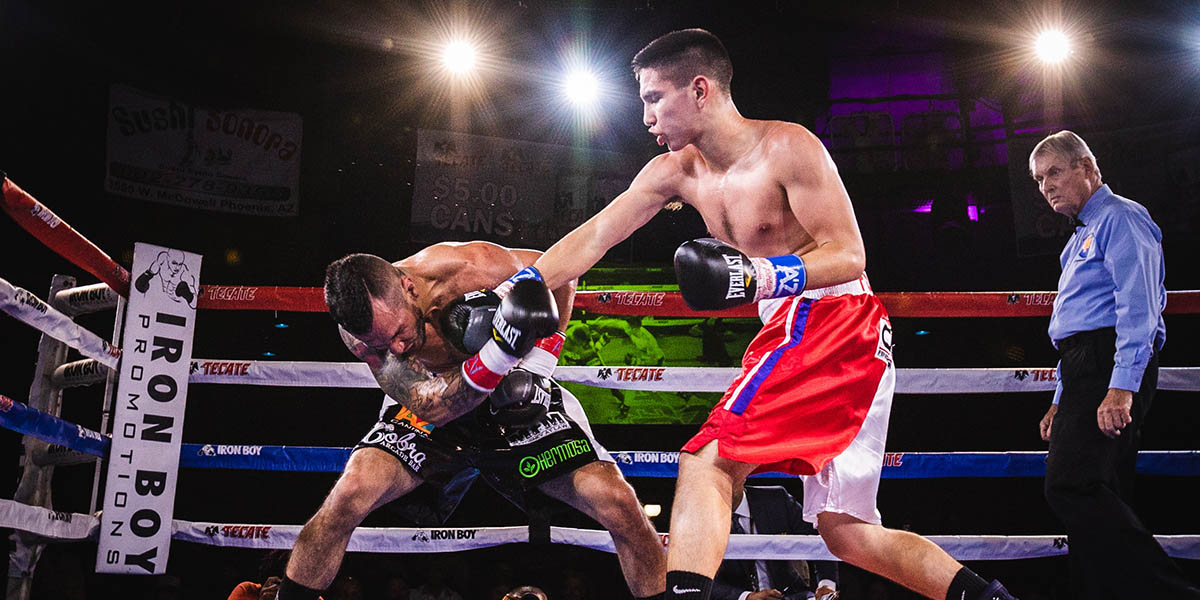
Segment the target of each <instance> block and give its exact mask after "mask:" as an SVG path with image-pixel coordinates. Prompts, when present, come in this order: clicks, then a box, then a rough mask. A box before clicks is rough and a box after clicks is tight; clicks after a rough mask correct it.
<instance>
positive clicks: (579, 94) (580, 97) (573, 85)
mask: <svg viewBox="0 0 1200 600" xmlns="http://www.w3.org/2000/svg"><path fill="white" fill-rule="evenodd" d="M564 91H565V92H566V94H567V99H568V100H570V101H571V103H572V104H574V105H576V106H579V107H588V106H591V105H592V104H595V102H596V97H597V96H598V95H599V93H600V81H599V80H597V79H596V76H595V75H594V74H592V72H591V71H585V70H576V71H572V72H571V73H569V74H568V75H567V80H566V83H565V88H564Z"/></svg>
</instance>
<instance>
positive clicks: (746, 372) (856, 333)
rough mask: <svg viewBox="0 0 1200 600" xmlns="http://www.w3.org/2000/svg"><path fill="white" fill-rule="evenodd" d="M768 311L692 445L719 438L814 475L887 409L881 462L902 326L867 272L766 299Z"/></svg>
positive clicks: (741, 455) (770, 466)
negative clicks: (895, 325)
mask: <svg viewBox="0 0 1200 600" xmlns="http://www.w3.org/2000/svg"><path fill="white" fill-rule="evenodd" d="M759 314H760V315H761V316H762V318H763V322H764V323H765V324H764V326H763V328H762V330H761V331H759V333H758V335H757V336H755V338H754V340H753V341H751V342H750V346H749V347H748V348H747V350H746V354H745V356H744V357H743V359H742V373H741V375H739V376H738V378H737V380H735V381H734V382H733V385H732V386H731V387H730V388H729V390H728V391H726V392H725V395H724V397H722V398H721V401H720V402H719V403H717V405H716V406H715V407H713V410H712V413H711V414H710V415H709V418H708V420H707V421H706V422H705V423H704V425H703V426H702V427H701V429H700V432H699V433H697V434H696V436H695V437H693V438H692V439H691V440H690V441H689V442H688V443H687V445H685V446H684V447H683V449H684V451H686V452H696V451H697V450H699V449H700V448H702V447H703V446H705V445H706V444H708V443H709V442H710V441H712V440H718V451H719V454H720V456H722V457H725V458H729V459H732V460H736V461H739V462H744V463H750V464H756V465H762V466H761V467H760V468H759V469H757V471H759V472H763V471H782V472H787V473H794V474H798V475H814V474H817V473H818V472H819V471H821V469H822V468H824V467H825V465H826V464H828V463H829V462H830V461H831V460H833V458H834V457H836V456H838V455H839V454H842V453H843V452H844V451H845V450H846V449H847V448H848V447H849V446H850V445H851V442H852V441H853V440H854V439H855V437H856V436H858V434H859V431H860V430H861V429H862V427H863V423H864V422H865V421H866V420H867V414H868V412H871V411H872V410H875V411H879V410H880V409H882V410H883V412H884V417H883V428H884V429H883V431H882V432H877V437H878V438H879V439H880V444H879V446H880V447H879V451H880V457H879V460H880V463H881V462H882V440H883V439H885V438H886V436H887V429H886V427H887V414H886V413H887V412H888V411H889V410H890V402H891V392H892V389H893V387H894V376H892V375H891V374H892V371H893V367H892V355H891V348H892V340H891V333H892V332H891V325H890V323H889V322H888V317H887V312H886V311H885V310H884V308H883V305H882V304H881V303H880V302H879V299H878V298H876V297H875V295H874V294H872V293H871V291H870V287H869V284H868V283H867V281H866V276H865V275H864V276H863V277H861V278H860V279H858V280H856V281H853V282H849V283H846V284H841V285H839V286H834V287H832V288H825V289H820V290H812V291H808V292H805V293H804V294H803V295H801V296H792V297H788V298H779V299H775V300H766V301H763V302H760V303H759ZM885 375H889V376H886V377H885ZM879 396H886V401H885V402H877V401H876V400H877V397H879ZM880 400H881V401H883V400H884V399H883V398H880ZM881 404H886V406H881ZM873 405H874V409H873V408H872V407H873ZM875 468H876V471H878V469H879V468H880V465H879V464H877V465H876V466H875ZM876 479H878V477H876Z"/></svg>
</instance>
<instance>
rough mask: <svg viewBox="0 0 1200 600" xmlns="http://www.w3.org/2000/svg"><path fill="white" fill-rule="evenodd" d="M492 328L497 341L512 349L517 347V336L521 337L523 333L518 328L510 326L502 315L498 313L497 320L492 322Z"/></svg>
mask: <svg viewBox="0 0 1200 600" xmlns="http://www.w3.org/2000/svg"><path fill="white" fill-rule="evenodd" d="M492 327H493V331H495V333H496V341H497V342H504V343H505V344H507V345H508V347H510V348H512V347H513V346H515V345H516V343H517V336H519V335H521V332H520V331H519V330H518V329H517V328H516V327H513V326H512V325H509V324H508V321H505V320H504V317H503V316H501V315H500V313H496V320H495V321H493V322H492Z"/></svg>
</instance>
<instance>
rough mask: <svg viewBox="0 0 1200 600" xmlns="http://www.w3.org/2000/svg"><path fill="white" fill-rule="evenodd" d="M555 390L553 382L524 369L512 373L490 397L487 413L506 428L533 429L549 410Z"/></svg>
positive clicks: (506, 376) (501, 381)
mask: <svg viewBox="0 0 1200 600" xmlns="http://www.w3.org/2000/svg"><path fill="white" fill-rule="evenodd" d="M553 397H554V388H553V385H552V383H551V381H550V378H548V377H543V376H541V375H538V374H537V373H533V372H531V371H526V370H525V369H519V368H518V369H513V370H511V371H509V372H508V375H505V376H504V379H501V380H500V385H499V386H498V387H496V389H495V391H493V392H492V395H491V396H489V397H488V403H489V406H488V410H489V412H491V413H492V418H493V419H494V420H495V421H496V423H498V424H500V425H504V426H506V427H516V426H522V425H533V424H534V423H536V422H538V420H540V419H541V418H542V417H544V416H546V411H547V410H549V408H550V400H551V399H552V398H553Z"/></svg>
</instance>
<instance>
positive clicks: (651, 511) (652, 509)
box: [642, 504, 662, 518]
mask: <svg viewBox="0 0 1200 600" xmlns="http://www.w3.org/2000/svg"><path fill="white" fill-rule="evenodd" d="M642 510H644V511H646V516H647V517H650V518H654V517H657V516H658V515H661V514H662V505H660V504H647V505H645V506H643V507H642Z"/></svg>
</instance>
